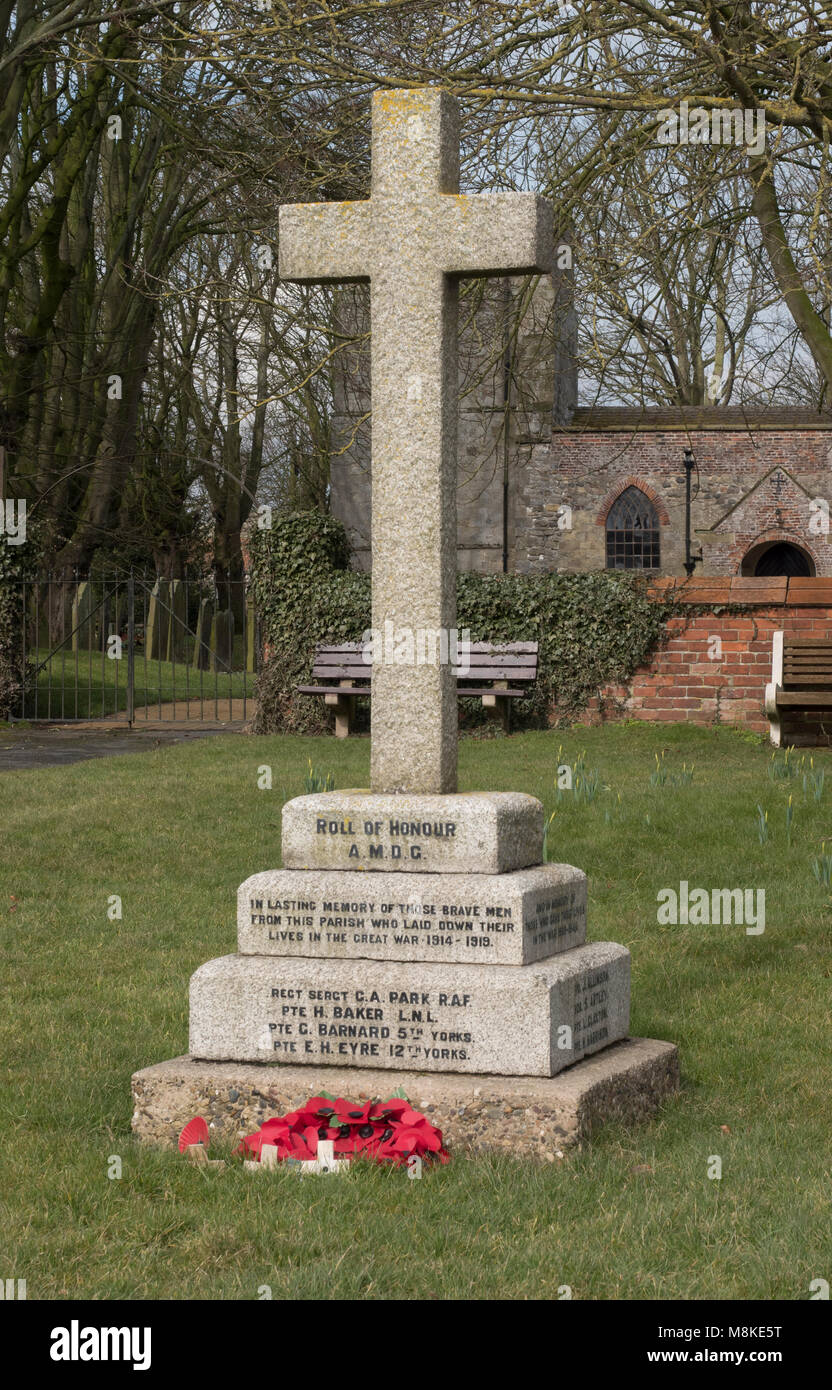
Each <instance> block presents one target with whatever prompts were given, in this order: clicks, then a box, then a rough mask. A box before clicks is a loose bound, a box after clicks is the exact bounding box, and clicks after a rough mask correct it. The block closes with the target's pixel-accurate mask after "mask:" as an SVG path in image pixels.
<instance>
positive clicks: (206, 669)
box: [12, 570, 260, 728]
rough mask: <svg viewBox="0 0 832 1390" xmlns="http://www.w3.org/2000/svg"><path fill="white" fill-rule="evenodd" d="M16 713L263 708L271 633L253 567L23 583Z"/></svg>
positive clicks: (125, 715) (178, 713)
mask: <svg viewBox="0 0 832 1390" xmlns="http://www.w3.org/2000/svg"><path fill="white" fill-rule="evenodd" d="M20 587H21V591H22V592H21V603H20V606H19V610H18V611H19V612H20V614H21V662H22V666H21V670H22V673H23V681H22V689H21V694H20V698H19V700H18V704H17V708H16V709H15V710H14V711H13V714H12V718H13V719H15V720H46V721H52V722H58V723H62V724H70V723H89V722H91V721H96V722H98V721H106V722H113V723H117V722H118V723H122V722H123V723H127V724H129V725H130V726H131V727H136V728H139V727H141V726H142V725H143V724H151V723H165V724H183V723H191V722H206V721H211V722H217V723H220V722H222V723H237V722H240V721H245V720H247V719H249V718H251V716H252V714H253V713H254V705H253V698H252V697H253V689H254V680H255V677H256V674H257V670H258V669H259V652H260V634H259V624H258V621H257V616H256V614H255V612H254V607H253V601H252V598H251V594H250V591H249V584H248V576H247V575H245V576H244V577H243V578H242V579H241V580H236V581H233V582H230V583H228V584H225V585H223V586H222V591H221V592H218V589H217V586H216V584H215V583H214V582H213V581H212V580H206V579H205V578H203V577H197V578H194V577H191V576H189V575H185V576H183V577H181V578H173V579H170V578H168V577H167V576H164V575H147V574H144V573H140V572H135V571H132V570H131V571H129V572H127V573H125V574H121V573H115V572H113V573H110V574H95V575H89V576H87V577H86V578H83V577H81V576H79V575H78V574H75V573H74V574H72V575H69V576H67V575H56V574H44V575H40V576H38V578H36V579H35V580H32V581H26V582H22V583H21V586H20Z"/></svg>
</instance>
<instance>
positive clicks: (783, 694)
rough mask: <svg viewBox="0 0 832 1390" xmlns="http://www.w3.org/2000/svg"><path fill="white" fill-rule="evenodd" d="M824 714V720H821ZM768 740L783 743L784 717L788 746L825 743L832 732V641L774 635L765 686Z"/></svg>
mask: <svg viewBox="0 0 832 1390" xmlns="http://www.w3.org/2000/svg"><path fill="white" fill-rule="evenodd" d="M824 712H827V713H828V718H824ZM766 714H767V715H768V718H769V737H770V738H771V742H772V743H773V744H774V745H775V747H777V748H779V747H780V744H781V743H782V742H783V720H784V716H785V717H787V720H788V724H789V732H788V734H787V737H786V740H785V741H786V742H787V743H789V744H801V745H806V744H811V743H817V742H819V741H821V740H823V741H824V742H828V741H829V734H830V730H832V639H829V638H824V637H786V635H785V633H783V632H775V633H774V634H773V638H772V647H771V681H770V683H769V684H768V685H767V686H766Z"/></svg>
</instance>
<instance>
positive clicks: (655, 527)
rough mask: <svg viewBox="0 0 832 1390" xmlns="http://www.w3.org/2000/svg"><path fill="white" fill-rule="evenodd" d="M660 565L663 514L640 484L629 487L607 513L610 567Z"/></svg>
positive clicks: (630, 568)
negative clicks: (660, 514) (659, 514)
mask: <svg viewBox="0 0 832 1390" xmlns="http://www.w3.org/2000/svg"><path fill="white" fill-rule="evenodd" d="M658 568H659V517H658V513H657V511H656V508H655V507H654V506H653V503H652V502H651V501H650V498H649V497H648V496H647V495H646V494H645V493H643V492H642V491H641V489H640V488H637V487H628V488H625V489H624V491H623V492H622V493H621V494H620V495H619V496H618V497H616V499H615V501H614V502H613V504H612V506H611V507H610V510H609V512H608V514H607V569H610V570H657V569H658Z"/></svg>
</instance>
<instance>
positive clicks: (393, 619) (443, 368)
mask: <svg viewBox="0 0 832 1390" xmlns="http://www.w3.org/2000/svg"><path fill="white" fill-rule="evenodd" d="M372 112H373V115H372V196H371V197H370V198H369V199H368V200H367V201H361V202H344V203H307V204H298V205H290V206H286V207H283V208H281V209H280V244H279V268H280V274H281V277H282V278H283V279H285V280H299V281H305V282H308V283H319V284H321V283H323V284H325V283H330V282H337V281H361V280H364V281H366V280H369V282H370V328H371V373H372V375H371V392H372V469H373V481H372V496H373V502H372V593H373V629H374V631H376V632H378V633H380V634H381V633H385V632H387V631H388V630H392V631H394V632H395V633H400V632H402V630H407V631H409V632H411V633H413V634H414V641H417V642H418V641H419V640H420V633H421V634H423V636H422V638H421V641H422V646H421V652H422V653H423V654H424V653H425V652H426V650H427V651H428V652H430V645H426V644H431V643H433V642H434V641H436V642H437V646H438V638H439V633H440V632H441V631H443V630H444V632H445V633H446V634H449V633H450V631H451V630H452V629H453V628H454V627H455V626H456V435H457V282H458V279H459V277H461V276H464V275H467V276H474V275H513V274H515V275H516V274H522V273H524V272H527V271H534V270H538V271H543V272H547V271H550V270H551V269H552V259H553V254H554V246H553V241H554V225H553V216H552V211H551V208H550V207H549V205H548V204H547V203H546V202H545V201H544V199H542V198H539V197H537V196H536V195H535V194H533V193H485V194H476V195H467V194H466V195H461V194H460V193H459V191H458V190H459V116H458V108H457V104H456V101H455V100H454V99H453V98H452V97H451V96H450V95H449V94H448V93H447V92H442V91H438V90H432V89H425V88H421V89H416V90H412V91H411V90H404V91H377V92H376V93H375V94H374V96H373V107H372ZM386 623H387V624H392V625H393V628H392V629H388V628H386V627H385V624H386ZM434 634H435V637H434V636H433V635H434ZM396 640H397V644H398V643H399V639H396ZM400 640H401V643H404V641H405V639H404V638H402V639H400ZM447 643H448V639H447V637H446V647H445V650H446V651H447V650H448V645H447ZM398 650H399V651H401V650H403V647H402V645H398ZM417 650H418V648H417ZM371 718H372V745H371V750H372V751H371V781H372V789H373V791H375V792H403V791H404V792H416V793H419V792H453V791H456V762H457V699H456V679H455V676H454V672H453V668H452V666H451V665H450V663H449V662H448V661H447V660H446V661H445V662H444V663H442V662H441V661H439V660H438V659H436V660H435V661H434V662H433V664H421V665H420V664H410V665H404V664H395V663H391V662H386V661H381V660H378V659H376V660H374V663H373V673H372V712H371Z"/></svg>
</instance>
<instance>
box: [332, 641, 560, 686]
mask: <svg viewBox="0 0 832 1390" xmlns="http://www.w3.org/2000/svg"><path fill="white" fill-rule="evenodd" d="M362 653H363V644H362V643H361V642H342V643H341V644H340V645H339V646H327V645H325V644H323V643H322V644H320V645H319V646H317V647H316V648H315V661H314V664H313V666H312V679H313V680H316V681H318V680H338V681H343V680H352V681H368V680H369V679H370V674H371V671H372V667H371V666H370V665H368V664H367V662H366V661H365V660H364V657H363V654H362ZM469 657H470V669H469V670H467V671H466V672H465V674H464V675H463V674H461V673H460V670H459V668H458V667H455V668H454V674H455V675H456V677H457V679H458V680H461V681H465V682H467V681H477V682H482V681H497V680H510V681H527V682H531V681H533V680H536V678H537V643H536V642H506V643H497V642H472V643H471V647H470V653H469Z"/></svg>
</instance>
